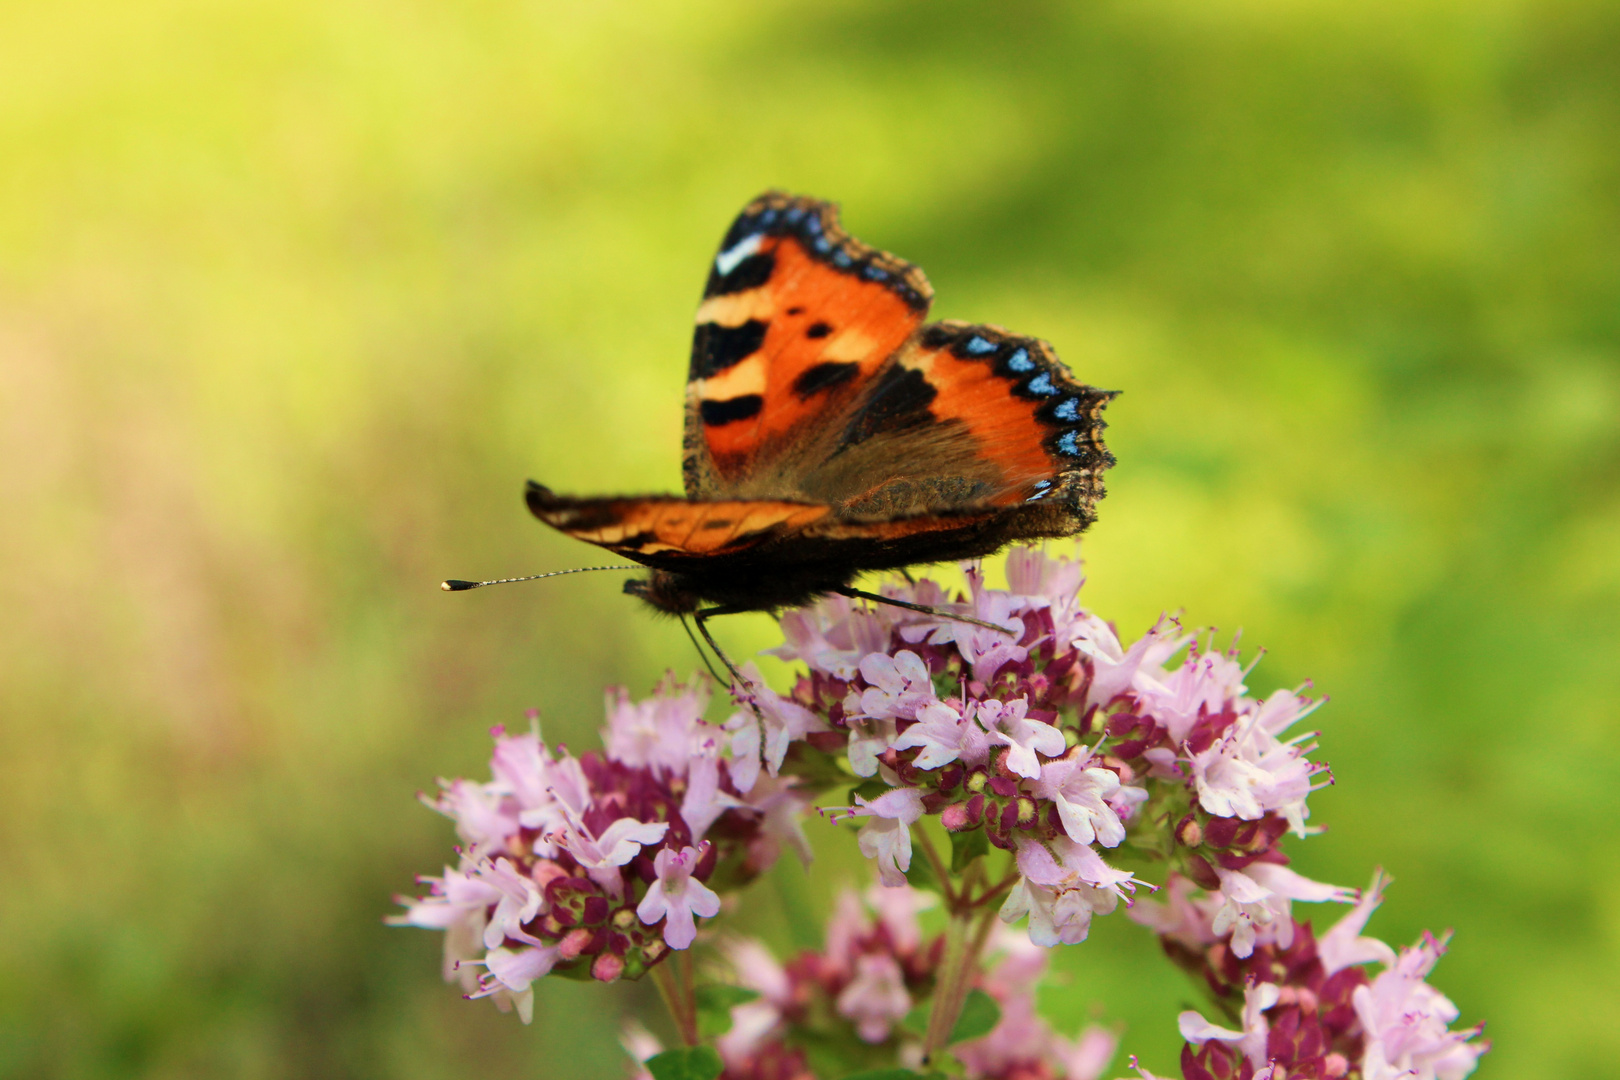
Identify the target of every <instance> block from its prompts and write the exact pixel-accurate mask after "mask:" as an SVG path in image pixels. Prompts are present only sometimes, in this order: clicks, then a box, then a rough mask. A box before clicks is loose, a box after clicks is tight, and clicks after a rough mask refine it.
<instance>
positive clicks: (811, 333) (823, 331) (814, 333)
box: [804, 322, 832, 338]
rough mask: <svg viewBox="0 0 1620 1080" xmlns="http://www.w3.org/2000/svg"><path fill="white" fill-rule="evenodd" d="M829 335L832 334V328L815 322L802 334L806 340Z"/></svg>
mask: <svg viewBox="0 0 1620 1080" xmlns="http://www.w3.org/2000/svg"><path fill="white" fill-rule="evenodd" d="M830 333H832V327H830V326H828V325H827V324H826V323H824V322H815V323H811V324H810V329H808V330H806V331H805V332H804V336H805V337H807V338H824V337H826V336H827V335H828V334H830Z"/></svg>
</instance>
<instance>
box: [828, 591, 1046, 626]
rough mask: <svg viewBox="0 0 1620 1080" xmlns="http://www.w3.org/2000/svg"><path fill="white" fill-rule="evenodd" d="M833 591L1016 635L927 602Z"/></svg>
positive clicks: (852, 598)
mask: <svg viewBox="0 0 1620 1080" xmlns="http://www.w3.org/2000/svg"><path fill="white" fill-rule="evenodd" d="M833 591H834V592H836V593H837V594H838V595H839V596H847V597H849V598H850V599H851V600H870V601H871V602H872V603H874V604H888V605H889V606H890V607H897V608H905V609H906V610H907V611H920V612H922V613H923V614H924V615H933V616H934V617H936V618H940V619H949V620H950V621H951V622H962V623H972V624H973V625H974V626H982V627H984V628H985V629H986V630H994V631H995V632H996V633H998V634H1006V635H1007V636H1008V637H1016V636H1017V635H1016V634H1014V633H1013V632H1012V631H1011V630H1009V629H1007V628H1006V627H1005V626H997V625H996V624H995V623H993V622H985V621H984V620H983V619H974V618H970V617H968V616H966V615H958V614H957V613H956V612H954V611H943V610H941V609H939V608H934V607H929V606H928V605H927V604H913V603H909V602H908V601H905V600H896V599H895V598H894V597H892V596H880V595H878V594H877V593H869V592H863V591H861V590H860V589H847V588H846V589H834V590H833Z"/></svg>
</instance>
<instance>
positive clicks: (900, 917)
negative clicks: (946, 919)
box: [866, 885, 935, 953]
mask: <svg viewBox="0 0 1620 1080" xmlns="http://www.w3.org/2000/svg"><path fill="white" fill-rule="evenodd" d="M866 903H867V906H869V907H870V908H871V909H872V911H873V912H874V913H875V914H876V915H877V920H878V922H879V923H880V924H882V926H883V928H884V929H886V930H887V931H888V932H889V940H890V941H892V942H893V943H894V947H895V949H896V950H897V951H899V952H901V953H909V952H912V951H914V950H915V949H916V948H917V947H918V946H919V945H921V944H922V927H921V926H919V925H918V923H917V913H918V912H919V911H927V910H928V909H929V908H931V907H933V906H934V903H935V899H934V895H933V894H932V893H927V892H923V891H922V890H921V889H913V888H911V887H910V886H907V887H905V888H899V889H889V888H883V887H879V886H875V885H874V886H873V887H872V888H869V889H867V890H866Z"/></svg>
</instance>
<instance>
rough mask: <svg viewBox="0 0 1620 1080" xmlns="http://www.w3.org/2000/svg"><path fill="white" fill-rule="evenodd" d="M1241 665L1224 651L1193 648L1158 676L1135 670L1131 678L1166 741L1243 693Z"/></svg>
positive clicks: (1184, 734)
mask: <svg viewBox="0 0 1620 1080" xmlns="http://www.w3.org/2000/svg"><path fill="white" fill-rule="evenodd" d="M1244 674H1245V671H1244V668H1243V666H1242V665H1241V664H1239V663H1238V662H1237V660H1236V659H1235V658H1234V657H1232V656H1230V655H1228V654H1226V653H1216V652H1208V651H1204V652H1199V651H1194V652H1193V653H1192V654H1191V655H1189V656H1188V657H1187V659H1186V660H1185V661H1183V662H1182V664H1181V666H1180V667H1178V668H1177V669H1176V670H1175V671H1172V672H1169V673H1168V674H1165V675H1163V676H1162V677H1161V676H1159V675H1157V674H1154V675H1149V673H1148V672H1146V671H1145V670H1139V671H1138V672H1137V677H1136V679H1135V680H1134V681H1133V689H1134V690H1135V692H1136V696H1137V700H1138V702H1139V703H1140V704H1141V705H1142V706H1143V707H1144V708H1145V709H1146V711H1147V713H1148V715H1150V716H1152V717H1153V719H1155V720H1157V721H1158V722H1159V723H1160V724H1161V725H1163V727H1164V728H1165V730H1166V731H1168V732H1169V735H1170V741H1171V742H1172V743H1174V744H1178V745H1179V744H1180V743H1181V742H1182V741H1183V740H1185V739H1186V738H1187V735H1188V733H1190V732H1191V731H1192V727H1193V725H1194V724H1195V723H1197V722H1198V718H1199V716H1201V715H1203V714H1205V713H1210V714H1214V713H1218V712H1220V711H1221V710H1222V709H1224V708H1225V706H1226V704H1227V702H1229V701H1234V700H1236V699H1237V698H1240V697H1242V696H1243V692H1244V690H1245V687H1244V685H1243V676H1244Z"/></svg>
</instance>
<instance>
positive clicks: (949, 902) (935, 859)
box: [911, 822, 960, 911]
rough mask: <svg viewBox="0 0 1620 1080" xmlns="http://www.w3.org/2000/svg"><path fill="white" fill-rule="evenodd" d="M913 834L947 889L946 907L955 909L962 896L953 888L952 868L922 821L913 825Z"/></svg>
mask: <svg viewBox="0 0 1620 1080" xmlns="http://www.w3.org/2000/svg"><path fill="white" fill-rule="evenodd" d="M911 835H912V836H913V837H915V838H916V840H917V846H918V847H920V848H922V853H923V857H924V858H925V859H927V860H928V866H929V868H930V869H931V870H933V871H934V877H935V878H937V879H938V880H939V887H940V888H941V889H943V890H944V891H945V909H946V910H947V911H955V910H956V909H957V907H958V904H959V901H960V897H959V896H958V895H957V893H956V891H955V890H954V889H952V888H951V868H950V867H948V866H946V865H945V861H944V860H943V859H941V858H940V857H939V852H938V851H936V850H935V849H934V841H933V840H932V839H930V838H929V836H928V833H927V832H926V831H925V830H924V829H923V827H922V823H921V822H918V823H917V824H915V825H913V826H912V827H911Z"/></svg>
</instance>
